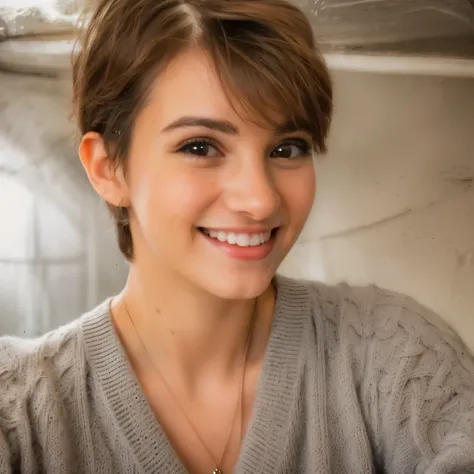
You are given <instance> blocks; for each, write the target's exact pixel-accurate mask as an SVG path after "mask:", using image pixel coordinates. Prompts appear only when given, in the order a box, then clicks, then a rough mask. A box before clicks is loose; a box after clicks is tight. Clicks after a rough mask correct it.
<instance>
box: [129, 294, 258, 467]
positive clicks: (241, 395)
mask: <svg viewBox="0 0 474 474" xmlns="http://www.w3.org/2000/svg"><path fill="white" fill-rule="evenodd" d="M123 303H124V307H125V311H126V313H127V316H128V319H129V320H130V322H131V323H132V326H133V329H134V330H135V333H136V335H137V337H138V339H139V341H140V343H141V345H142V347H143V349H144V350H145V352H146V354H147V357H148V359H149V360H150V363H151V366H152V367H153V369H154V370H155V372H156V373H157V374H158V376H159V377H160V379H161V381H162V383H163V385H164V386H165V388H166V390H167V391H168V393H169V395H170V396H171V398H172V399H173V400H174V401H175V403H176V405H177V406H178V408H179V410H180V411H181V413H182V414H183V415H184V417H185V418H186V420H187V422H188V424H189V426H190V427H191V429H192V430H193V432H194V434H195V435H196V437H197V439H198V440H199V442H200V443H201V444H202V446H203V447H204V449H205V451H206V452H207V455H208V456H209V458H210V459H211V461H212V463H213V464H214V465H215V466H216V468H215V469H214V470H213V471H212V474H224V473H223V472H222V470H221V468H220V466H222V464H223V461H224V459H225V455H226V452H227V449H228V447H229V444H230V441H231V437H232V432H233V431H234V425H235V419H236V417H237V411H238V408H239V406H240V439H241V441H242V430H243V429H242V425H243V398H244V397H243V391H244V378H245V369H246V367H247V355H248V351H249V346H250V340H251V338H252V333H253V328H254V325H255V320H256V316H257V300H255V306H254V310H253V315H252V320H251V322H250V326H249V331H248V334H247V342H246V344H245V352H244V357H243V361H242V373H241V376H240V383H239V392H238V397H237V401H236V403H235V409H234V416H233V417H232V423H231V425H230V429H229V434H228V435H227V441H226V443H225V445H224V450H223V452H222V455H221V459H220V461H219V462H216V460H215V459H214V456H213V454H212V453H211V451H210V450H209V448H208V447H207V445H206V443H205V442H204V440H203V439H202V437H201V435H200V434H199V432H198V430H197V429H196V428H195V426H194V424H193V423H192V421H191V419H190V418H189V416H188V414H187V413H186V411H185V410H184V409H183V408H182V407H181V405H180V404H179V403H178V398H177V397H176V396H175V395H174V393H173V391H172V390H171V387H170V386H169V385H168V383H167V382H166V380H165V378H164V377H163V375H162V374H161V371H160V370H159V369H158V367H157V366H156V364H155V362H154V360H153V358H152V357H151V355H150V353H149V351H148V349H147V347H146V345H145V343H144V342H143V339H142V338H141V336H140V333H139V332H138V330H137V327H136V326H135V323H134V321H133V319H132V316H131V315H130V311H129V310H128V306H127V303H126V301H125V300H123ZM239 402H240V403H239Z"/></svg>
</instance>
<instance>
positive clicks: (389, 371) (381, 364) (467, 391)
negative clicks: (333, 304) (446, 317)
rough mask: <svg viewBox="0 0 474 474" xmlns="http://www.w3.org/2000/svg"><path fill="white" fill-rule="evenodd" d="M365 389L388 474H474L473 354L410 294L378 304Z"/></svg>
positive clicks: (380, 457) (381, 459) (379, 456)
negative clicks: (412, 298) (408, 296)
mask: <svg viewBox="0 0 474 474" xmlns="http://www.w3.org/2000/svg"><path fill="white" fill-rule="evenodd" d="M374 309H375V314H374V316H375V317H374V320H373V321H374V322H373V324H374V327H373V334H372V336H373V337H372V338H370V340H371V342H370V344H368V347H367V351H368V354H367V356H368V357H367V360H368V361H370V362H369V364H370V367H367V368H368V369H369V370H368V371H367V372H366V373H367V374H368V376H367V378H366V379H365V383H364V387H363V390H362V396H363V400H365V403H366V410H367V411H368V413H369V418H370V419H371V430H372V438H373V440H374V444H375V450H376V453H375V454H376V458H377V459H378V461H379V464H380V465H382V466H383V468H384V472H387V473H388V474H400V473H424V474H461V473H468V472H469V473H474V359H473V357H472V355H471V354H470V352H469V350H468V349H467V348H466V346H465V345H464V344H463V342H462V341H461V339H460V338H459V337H458V336H457V335H456V334H455V332H454V331H452V330H451V329H450V328H449V327H448V326H447V325H446V324H445V323H444V322H443V321H442V320H441V319H440V318H439V317H437V316H436V315H435V314H432V313H431V312H430V311H429V310H427V309H426V308H424V307H422V306H421V305H419V304H417V303H416V302H414V301H413V300H411V299H409V298H404V297H401V296H399V295H393V294H392V295H390V294H387V295H384V296H383V297H381V298H379V299H378V301H377V303H376V304H375V307H374Z"/></svg>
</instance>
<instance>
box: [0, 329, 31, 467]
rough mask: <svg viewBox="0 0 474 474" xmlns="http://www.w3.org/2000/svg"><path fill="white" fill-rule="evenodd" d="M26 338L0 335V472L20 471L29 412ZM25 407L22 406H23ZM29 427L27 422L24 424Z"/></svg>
mask: <svg viewBox="0 0 474 474" xmlns="http://www.w3.org/2000/svg"><path fill="white" fill-rule="evenodd" d="M27 344H28V343H27V342H26V341H24V340H21V339H16V338H5V337H4V338H1V339H0V472H1V473H2V474H3V473H10V472H20V467H19V463H20V459H21V451H22V443H23V441H24V438H25V437H24V436H22V433H23V431H24V430H23V429H22V425H24V424H25V421H26V418H25V416H24V415H26V413H27V405H28V404H27V402H26V400H27V392H28V389H27V385H28V384H27V366H28V364H27V360H28V355H27V354H28V352H29V350H28V347H27ZM22 408H23V409H22ZM24 427H25V428H26V425H25V426H24Z"/></svg>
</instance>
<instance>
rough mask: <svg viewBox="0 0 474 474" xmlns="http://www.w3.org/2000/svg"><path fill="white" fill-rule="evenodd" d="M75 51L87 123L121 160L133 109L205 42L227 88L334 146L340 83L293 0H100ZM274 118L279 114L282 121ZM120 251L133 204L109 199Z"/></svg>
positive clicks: (76, 83)
mask: <svg viewBox="0 0 474 474" xmlns="http://www.w3.org/2000/svg"><path fill="white" fill-rule="evenodd" d="M79 42H80V45H81V49H80V51H79V53H78V54H77V55H76V56H75V57H74V59H73V94H74V95H73V97H74V115H75V117H76V120H77V122H78V127H79V132H80V133H81V134H82V135H83V134H85V133H87V132H90V131H94V132H97V133H99V134H101V136H102V138H103V139H104V142H105V145H106V147H107V152H108V153H109V156H110V158H111V159H113V160H114V163H115V164H117V165H123V164H124V163H125V162H126V157H127V154H128V151H129V147H130V142H131V137H132V132H133V126H134V123H135V119H136V117H137V115H138V114H139V112H140V111H141V108H142V105H143V103H144V101H145V99H146V97H147V94H148V92H149V90H150V89H151V85H152V83H153V81H154V80H155V78H156V77H157V75H158V74H159V73H160V72H161V71H163V69H164V68H165V67H166V66H167V64H168V63H169V62H170V60H171V59H173V58H174V57H175V56H176V55H177V54H179V53H180V52H181V51H183V50H184V49H186V48H189V47H190V46H193V45H198V46H199V47H201V48H203V49H204V50H205V51H206V52H207V53H208V54H209V56H210V58H211V60H212V63H213V64H214V67H215V71H216V73H217V74H218V76H219V79H220V80H221V83H222V84H223V86H224V89H225V90H226V92H228V93H229V97H232V98H233V100H238V102H239V104H240V105H241V106H243V107H244V110H246V111H247V112H249V113H251V115H252V116H253V117H255V118H258V119H263V120H264V121H265V122H266V123H270V124H273V122H274V119H273V117H275V112H277V113H279V114H281V113H282V112H283V113H284V114H285V115H286V116H287V118H288V119H290V120H292V121H294V123H295V124H296V125H297V126H298V127H300V128H302V129H306V130H308V131H309V132H310V133H311V135H312V137H313V141H314V150H315V152H316V153H324V152H325V151H326V138H327V134H328V131H329V127H330V122H331V115H332V86H331V80H330V77H329V73H328V70H327V68H326V65H325V62H324V60H323V58H322V56H321V54H320V52H319V51H318V49H317V47H316V44H315V40H314V37H313V32H312V29H311V26H310V24H309V22H308V20H307V19H306V17H305V16H304V14H303V13H302V12H301V11H300V10H299V9H298V8H297V7H295V6H293V5H292V4H290V3H289V2H287V1H285V0H101V1H100V3H99V5H98V7H97V9H96V10H95V13H94V14H93V16H92V19H91V21H90V23H89V24H88V27H87V28H86V29H85V31H84V34H83V37H82V38H80V39H79ZM275 125H276V124H275ZM109 208H110V210H111V212H112V215H113V216H114V219H115V223H116V228H117V234H118V242H119V247H120V250H121V252H122V253H123V254H124V256H125V257H126V258H127V259H128V260H131V259H132V258H133V244H132V235H131V232H130V226H129V220H128V209H126V208H115V207H113V206H110V205H109Z"/></svg>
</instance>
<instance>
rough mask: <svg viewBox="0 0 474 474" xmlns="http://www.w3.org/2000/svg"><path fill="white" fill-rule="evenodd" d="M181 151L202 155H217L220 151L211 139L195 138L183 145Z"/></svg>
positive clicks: (211, 156)
mask: <svg viewBox="0 0 474 474" xmlns="http://www.w3.org/2000/svg"><path fill="white" fill-rule="evenodd" d="M179 151H180V152H181V153H186V154H188V155H194V156H202V157H210V158H213V157H216V156H219V155H220V153H219V151H218V150H217V148H216V147H215V146H213V145H212V144H211V143H210V142H209V141H206V140H194V141H191V142H187V143H185V144H184V145H182V146H181V148H180V149H179Z"/></svg>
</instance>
